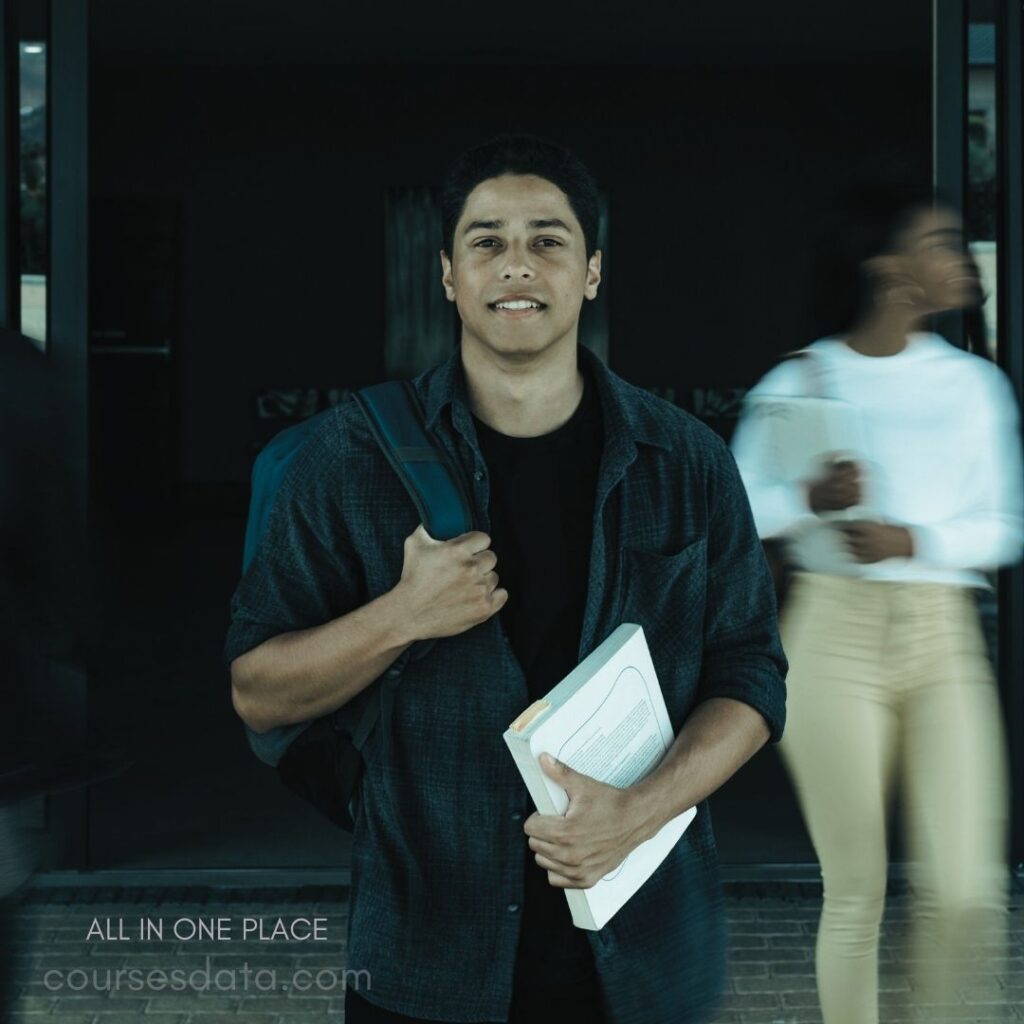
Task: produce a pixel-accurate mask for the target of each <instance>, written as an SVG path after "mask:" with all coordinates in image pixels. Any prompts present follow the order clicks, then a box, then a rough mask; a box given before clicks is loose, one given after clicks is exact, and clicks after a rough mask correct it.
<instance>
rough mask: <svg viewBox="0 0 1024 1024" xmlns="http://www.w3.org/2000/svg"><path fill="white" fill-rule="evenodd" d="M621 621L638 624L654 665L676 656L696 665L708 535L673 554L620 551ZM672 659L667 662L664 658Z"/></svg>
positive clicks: (675, 663)
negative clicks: (621, 568) (642, 631)
mask: <svg viewBox="0 0 1024 1024" xmlns="http://www.w3.org/2000/svg"><path fill="white" fill-rule="evenodd" d="M621 564H622V567H623V576H624V579H623V598H622V606H621V607H622V614H621V616H620V617H619V620H620V621H621V622H636V623H638V624H639V625H641V626H643V628H644V633H645V634H646V636H647V644H648V646H649V647H650V649H651V656H652V658H653V660H654V665H655V668H656V669H658V671H659V673H660V672H661V671H662V666H665V667H666V668H667V667H669V666H670V665H671V667H672V668H678V667H679V666H678V660H679V659H680V658H684V659H689V658H691V657H692V658H693V659H694V661H695V664H696V667H697V669H698V670H699V667H700V658H701V652H702V651H703V647H704V609H705V604H706V598H707V537H699V538H698V539H697V540H695V541H693V542H691V543H690V544H688V545H687V546H686V547H685V548H683V550H682V551H678V552H676V553H675V554H669V555H665V554H661V553H660V552H655V551H640V550H637V549H635V548H624V549H623V551H622V563H621ZM669 659H671V662H670V661H669Z"/></svg>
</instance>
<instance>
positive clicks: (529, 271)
mask: <svg viewBox="0 0 1024 1024" xmlns="http://www.w3.org/2000/svg"><path fill="white" fill-rule="evenodd" d="M501 277H502V279H503V280H506V281H507V280H509V279H511V278H513V277H520V278H524V279H529V278H531V277H533V267H532V266H531V264H530V259H529V255H528V253H527V250H526V249H524V248H522V247H520V246H518V245H510V246H509V248H508V253H507V256H506V258H505V263H504V265H503V266H502V268H501Z"/></svg>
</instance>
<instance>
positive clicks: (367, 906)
mask: <svg viewBox="0 0 1024 1024" xmlns="http://www.w3.org/2000/svg"><path fill="white" fill-rule="evenodd" d="M580 359H581V360H583V359H585V360H588V362H589V363H590V364H591V366H592V369H593V379H594V380H595V381H596V383H597V386H598V390H599V392H600V398H601V403H602V410H603V417H604V425H605V447H604V451H603V455H602V461H601V468H600V474H599V479H598V485H597V494H596V500H595V505H594V532H593V546H592V551H591V561H590V577H589V589H588V593H587V603H586V610H585V614H584V621H583V631H582V636H581V640H580V649H579V654H580V658H583V657H584V656H585V655H586V654H587V653H588V652H590V651H591V650H593V648H594V647H596V646H597V645H598V644H599V643H600V642H601V641H602V640H604V639H605V637H607V636H608V634H609V633H611V632H612V631H613V630H614V629H615V628H616V627H617V626H618V625H619V624H620V623H621V622H637V623H640V624H641V625H642V626H643V627H644V631H645V632H646V635H647V640H648V643H649V645H650V648H651V654H652V656H653V659H654V665H655V668H656V669H657V672H658V678H659V680H660V682H661V686H662V689H663V691H664V694H665V701H666V703H667V705H668V711H669V716H670V718H671V720H672V725H673V728H674V730H675V731H676V732H678V731H679V728H680V727H681V726H682V724H683V722H684V721H685V720H686V717H687V715H688V714H689V713H690V712H691V711H692V710H693V708H694V706H695V705H696V704H697V703H698V702H699V701H702V700H705V699H707V698H709V697H729V698H732V699H734V700H738V701H743V702H744V703H746V704H748V705H750V706H752V707H754V708H756V709H757V710H758V711H759V712H760V713H761V714H762V715H763V716H764V718H765V719H766V721H767V722H768V725H769V726H770V728H771V733H772V738H773V739H774V740H777V739H778V738H779V736H780V735H781V732H782V728H783V722H784V718H785V682H784V680H785V675H786V668H787V666H786V660H785V658H784V656H783V653H782V648H781V646H780V643H779V637H778V631H777V621H776V609H775V600H774V595H773V591H772V582H771V577H770V575H769V572H768V568H767V566H766V563H765V559H764V555H763V552H762V548H761V544H760V542H759V540H758V537H757V533H756V531H755V529H754V524H753V520H752V517H751V513H750V508H749V505H748V503H747V498H746V495H745V493H744V489H743V485H742V483H741V481H740V477H739V473H738V472H737V469H736V465H735V463H734V461H733V458H732V455H731V453H730V452H729V449H728V448H727V446H726V445H725V444H724V443H723V442H722V441H721V439H720V438H719V437H718V436H717V435H716V434H715V433H714V432H712V431H711V430H709V429H708V428H707V427H705V426H704V425H703V424H701V423H700V422H699V421H698V420H696V419H695V418H694V417H692V416H690V415H688V414H687V413H685V412H683V411H682V410H680V409H678V408H676V407H675V406H673V405H671V404H669V403H667V402H664V401H662V400H660V399H657V398H655V397H653V396H651V395H650V394H648V393H647V392H645V391H642V390H641V389H639V388H637V387H634V386H633V385H630V384H628V383H626V382H625V381H623V380H622V379H621V378H619V377H618V376H616V375H615V374H614V373H612V372H611V371H610V370H608V369H606V368H605V367H604V366H603V365H602V364H601V363H600V362H599V361H598V360H597V359H595V358H594V357H593V356H592V355H591V354H590V353H589V352H588V351H587V350H586V349H583V348H581V349H580ZM415 387H416V390H417V392H418V393H419V395H420V397H421V399H422V402H423V405H424V408H425V411H426V416H427V425H428V429H430V430H432V431H433V433H434V435H435V436H436V437H437V439H438V440H439V442H440V443H441V444H442V445H443V446H444V447H445V448H446V449H447V451H448V452H449V454H450V455H451V456H452V458H453V459H454V460H455V461H456V464H457V465H459V466H461V467H462V469H463V470H464V472H465V478H466V480H467V481H468V482H469V484H470V486H471V488H472V497H473V500H474V501H475V505H476V508H475V515H476V522H477V526H478V528H480V529H483V530H485V531H486V530H487V529H488V526H489V519H488V514H487V509H488V479H487V467H486V465H485V464H484V461H483V458H482V456H481V454H480V450H479V446H478V444H477V439H476V434H475V431H474V428H473V422H472V416H471V413H470V408H469V403H468V397H467V391H466V384H465V378H464V373H463V370H462V365H461V359H460V356H459V353H458V351H456V352H455V353H454V354H453V355H452V356H451V358H450V359H448V360H447V361H446V362H445V363H443V364H441V365H440V366H437V367H435V368H434V369H432V370H430V371H428V372H427V373H425V374H422V375H421V376H420V377H418V378H416V380H415ZM537 499H538V501H543V500H544V496H543V495H538V496H537ZM417 521H418V520H417V515H416V512H415V509H414V506H413V504H412V502H411V501H410V500H409V497H408V496H407V494H406V493H405V491H404V490H403V488H402V485H401V483H400V482H399V480H398V478H397V476H396V475H395V473H394V471H393V470H392V469H391V467H390V466H389V465H388V463H387V462H386V461H385V459H384V456H383V455H382V454H381V452H380V451H379V449H378V447H377V444H376V442H375V441H374V440H373V438H372V437H371V435H370V433H369V431H368V429H367V427H366V425H365V423H364V421H363V419H362V416H361V414H360V412H359V410H358V409H357V408H356V407H355V404H354V403H351V402H350V403H346V404H345V405H342V406H339V407H338V408H337V409H336V410H335V412H334V414H333V415H331V416H328V417H325V423H324V425H323V427H322V428H321V429H319V430H318V431H317V432H316V433H315V434H314V435H313V436H312V437H311V439H310V440H309V441H308V442H307V444H306V445H305V447H304V449H303V450H302V451H301V452H300V453H299V456H298V457H297V459H296V464H295V465H294V466H293V467H292V469H291V471H290V473H289V475H288V476H287V478H286V479H285V482H284V483H283V485H282V488H281V491H280V493H279V495H278V498H277V500H276V501H275V505H274V509H273V511H272V513H271V516H270V521H269V525H268V528H267V532H266V534H265V536H264V538H263V541H262V543H261V545H260V547H259V550H258V552H257V554H256V557H255V559H254V561H253V563H252V565H251V566H250V568H249V570H248V572H247V573H246V574H245V576H244V577H243V579H242V581H241V583H240V584H239V586H238V589H237V591H236V593H235V595H234V599H233V602H232V624H231V628H230V631H229V634H228V639H227V645H226V651H225V656H226V658H227V660H228V661H231V660H233V659H234V658H236V657H238V656H239V655H240V654H242V653H244V652H245V651H247V650H249V649H251V648H253V647H255V646H257V645H258V644H260V643H262V642H263V641H265V640H267V639H269V638H270V637H272V636H275V635H277V634H279V633H282V632H286V631H289V630H294V629H300V628H304V627H308V626H313V625H317V624H320V623H324V622H327V621H329V620H331V619H333V618H336V617H337V616H339V615H342V614H344V613H346V612H348V611H351V610H352V609H354V608H357V607H359V606H360V605H363V604H365V603H366V602H367V601H369V600H371V599H372V598H374V597H377V596H378V595H380V594H382V593H384V592H385V591H387V590H389V589H390V588H391V587H393V586H394V585H395V583H396V582H397V581H398V579H399V576H400V574H401V568H402V545H403V540H404V538H405V537H406V536H407V535H408V534H409V533H411V532H412V531H413V530H414V529H415V527H416V525H417ZM497 568H498V573H499V576H500V573H501V566H500V565H499V566H498V567H497ZM424 649H425V654H424V653H423V651H424ZM419 653H421V654H422V655H423V656H421V657H418V658H412V657H405V658H403V659H401V660H400V661H399V662H397V663H396V665H395V666H393V667H392V669H390V670H389V678H390V679H391V680H392V682H400V685H399V686H397V688H396V690H395V692H394V701H393V707H392V708H391V709H390V713H389V715H388V717H387V719H386V720H382V722H381V723H380V724H379V725H378V727H377V729H376V730H375V732H374V735H373V736H372V737H371V739H370V741H369V743H368V746H367V749H366V751H365V760H366V771H365V774H364V778H363V782H362V785H361V792H360V797H359V800H358V801H357V804H356V823H355V832H354V838H353V850H352V858H353V859H352V889H351V908H350V919H349V939H348V962H347V967H348V969H349V970H355V971H367V972H369V978H370V981H369V986H368V987H367V986H366V984H365V976H364V984H363V985H362V987H361V989H360V994H361V995H363V996H364V997H365V998H367V999H368V1000H370V1001H371V1002H373V1003H376V1004H378V1005H380V1006H383V1007H386V1008H388V1009H391V1010H394V1011H396V1012H398V1013H402V1014H406V1015H409V1016H413V1017H421V1018H428V1019H432V1020H438V1021H502V1020H505V1019H506V1017H507V1011H508V1007H509V1001H510V997H511V994H512V976H513V964H514V961H515V956H516V946H517V942H518V938H519V928H520V918H521V903H522V900H523V872H524V867H525V866H526V865H525V863H524V860H525V858H524V849H523V847H524V844H525V843H526V841H527V839H526V836H525V834H524V833H523V820H524V818H525V816H527V815H528V814H529V813H530V812H531V810H532V807H531V805H530V802H529V797H528V796H527V793H526V789H525V787H524V785H523V783H522V780H521V778H520V776H519V773H518V770H517V769H516V767H515V765H514V763H513V761H512V758H511V756H510V755H509V753H508V750H507V748H506V747H505V744H504V742H503V740H502V733H503V732H504V731H505V729H506V728H507V726H508V724H509V722H511V721H512V719H513V718H515V717H516V716H517V715H518V714H519V713H520V712H521V711H522V710H523V709H524V707H526V705H527V704H528V703H529V698H528V696H527V689H526V682H525V679H524V677H523V673H522V669H521V668H520V666H519V664H518V662H517V661H516V659H515V656H514V655H513V653H512V650H511V648H510V647H509V646H508V644H507V642H506V640H505V639H504V634H503V630H502V629H501V627H500V624H499V622H498V618H497V617H494V618H492V619H490V620H489V621H487V622H484V623H482V624H481V625H479V626H476V627H475V628H473V629H470V630H468V631H467V632H465V633H462V634H460V635H458V636H454V637H451V638H447V639H444V640H440V641H437V642H435V643H433V644H432V645H427V646H426V647H425V648H424V647H423V646H421V648H420V649H419ZM378 689H381V690H383V689H385V688H380V687H378ZM371 692H372V691H371ZM537 870H540V868H537ZM718 893H719V887H718V878H717V863H716V857H715V846H714V838H713V836H712V831H711V820H710V816H709V813H708V808H707V805H706V804H703V805H701V807H700V808H699V809H698V815H697V818H696V820H695V821H694V823H693V825H692V826H691V827H690V828H689V830H688V831H687V832H686V834H685V835H684V836H683V838H682V840H681V841H680V842H679V843H678V844H677V845H676V847H675V849H674V850H673V851H672V853H671V854H670V855H669V856H668V858H667V859H666V860H665V861H664V862H663V863H662V864H661V866H660V867H659V869H658V870H657V871H656V872H655V874H654V875H653V876H652V877H651V878H650V879H649V880H648V882H647V883H646V884H645V885H644V886H643V888H642V889H641V890H640V891H639V892H638V893H637V894H636V895H635V896H634V897H633V898H632V899H631V900H630V901H629V902H628V903H627V904H626V905H625V906H624V907H623V908H622V910H620V911H619V912H618V914H616V916H615V917H613V918H612V920H611V921H610V922H609V923H608V924H607V925H606V926H605V927H604V928H603V929H601V931H599V932H590V933H588V935H589V939H590V942H591V945H592V947H593V951H594V957H595V963H596V967H597V971H598V975H599V978H600V982H601V985H602V989H603V991H604V993H605V996H606V999H607V1003H608V1007H609V1012H610V1016H611V1019H612V1020H613V1021H614V1022H615V1024H669V1022H671V1024H679V1022H685V1021H699V1020H705V1019H706V1015H707V1014H708V1013H709V1012H710V1010H711V1008H713V1006H714V1005H715V1002H716V1000H717V998H718V993H719V991H720V989H721V985H722V981H723V977H724V934H723V923H722V915H721V913H720V907H719V895H718ZM350 977H352V976H351V975H350Z"/></svg>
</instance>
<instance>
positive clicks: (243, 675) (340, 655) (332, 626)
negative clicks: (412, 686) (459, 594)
mask: <svg viewBox="0 0 1024 1024" xmlns="http://www.w3.org/2000/svg"><path fill="white" fill-rule="evenodd" d="M411 643H412V639H411V638H410V637H409V634H408V625H407V622H406V616H405V614H404V612H403V609H402V607H401V605H400V602H399V601H398V600H397V599H396V597H395V592H394V591H389V592H388V593H386V594H383V595H381V596H380V597H378V598H376V599H375V600H373V601H370V602H369V603H368V604H365V605H363V606H362V607H361V608H357V609H355V611H352V612H349V613H348V614H347V615H342V616H340V617H339V618H337V619H333V620H332V621H331V622H326V623H324V624H323V625H322V626H313V627H311V628H309V629H300V630H296V631H294V632H291V633H282V634H281V635H280V636H275V637H271V638H270V639H269V640H267V641H265V642H264V643H262V644H260V645H259V646H258V647H255V648H253V649H252V650H251V651H247V652H246V653H245V654H243V655H241V656H240V657H238V658H236V659H235V660H234V661H233V662H232V663H231V698H232V702H233V704H234V706H235V710H236V711H237V712H238V714H239V716H240V717H241V718H242V720H243V721H244V722H245V723H246V724H247V725H248V726H249V727H250V728H252V729H255V730H256V731H257V732H266V731H267V730H268V729H272V728H274V727H275V726H281V725H291V724H293V723H295V722H305V721H309V720H310V719H313V718H319V717H320V716H321V715H326V714H328V713H329V712H331V711H334V710H336V709H337V708H339V707H341V706H342V705H343V704H346V703H347V702H348V701H350V700H351V699H352V698H353V697H355V696H356V694H358V693H359V692H360V691H362V690H364V689H365V688H366V687H367V686H369V685H370V683H372V682H373V681H374V680H375V679H376V678H377V677H378V676H380V675H381V673H382V672H384V671H385V670H386V669H387V668H388V666H389V665H391V663H392V662H393V661H394V660H395V659H396V658H397V657H398V656H399V655H400V654H401V653H402V652H403V651H404V650H405V649H406V648H407V647H409V645H410V644H411Z"/></svg>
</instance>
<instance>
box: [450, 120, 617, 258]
mask: <svg viewBox="0 0 1024 1024" xmlns="http://www.w3.org/2000/svg"><path fill="white" fill-rule="evenodd" d="M503 174H533V175H536V176H537V177H538V178H544V179H545V180H546V181H550V182H551V184H552V185H555V186H556V187H558V188H560V189H561V190H562V191H563V192H564V193H565V197H566V199H568V200H569V206H570V207H571V208H572V212H573V213H574V214H575V215H576V219H577V220H578V221H579V222H580V227H581V228H582V229H583V239H584V241H585V243H586V248H587V258H588V259H589V258H590V257H591V256H592V255H593V254H594V252H595V251H596V249H597V230H598V220H599V216H600V205H599V198H598V188H597V182H596V181H595V180H594V176H593V175H592V174H591V173H590V171H589V169H588V168H587V166H586V164H584V163H583V161H582V160H580V158H579V157H578V156H576V154H575V153H573V152H571V151H570V150H568V149H566V148H565V147H564V146H559V145H557V144H555V143H553V142H548V141H546V140H544V139H539V138H537V137H536V136H534V135H499V136H497V137H495V138H493V139H490V140H489V141H487V142H483V143H480V144H479V145H476V146H473V147H472V148H471V149H468V150H466V152H465V153H463V154H462V155H461V156H460V157H459V158H458V159H457V160H456V161H455V163H453V164H452V166H451V168H450V169H449V171H448V174H447V175H446V176H445V180H444V186H443V188H442V190H441V232H442V239H441V244H442V245H443V247H444V251H445V252H446V253H448V255H449V256H451V254H452V249H453V248H454V242H455V238H454V236H455V225H456V224H458V222H459V217H461V216H462V211H463V210H464V209H465V208H466V200H467V199H468V198H469V194H470V192H472V191H473V189H475V188H476V187H477V185H479V184H480V183H481V182H482V181H487V180H488V179H489V178H497V177H500V176H501V175H503Z"/></svg>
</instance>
